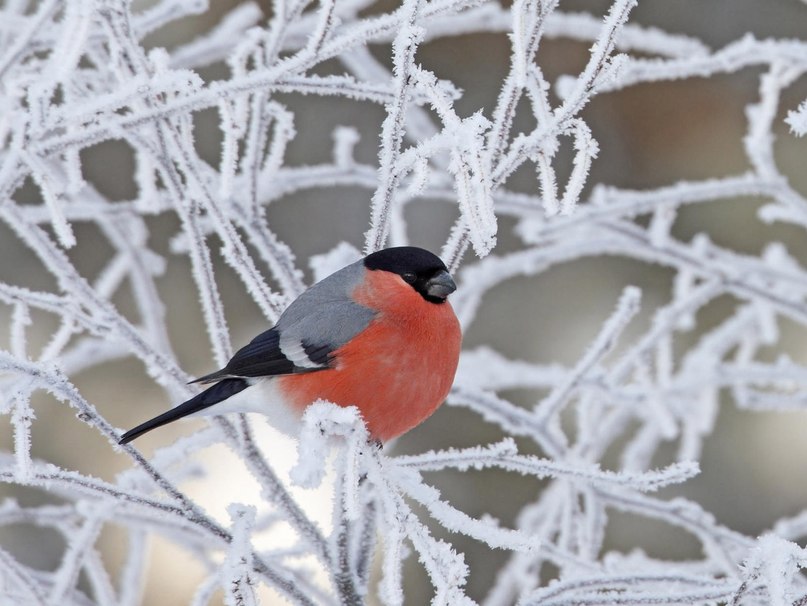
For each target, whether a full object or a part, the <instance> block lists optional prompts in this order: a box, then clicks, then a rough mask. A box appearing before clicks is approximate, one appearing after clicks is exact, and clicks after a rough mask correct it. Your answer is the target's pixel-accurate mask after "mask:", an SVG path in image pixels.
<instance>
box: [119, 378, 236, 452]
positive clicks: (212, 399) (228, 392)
mask: <svg viewBox="0 0 807 606" xmlns="http://www.w3.org/2000/svg"><path fill="white" fill-rule="evenodd" d="M247 387H249V383H247V382H246V381H244V380H243V379H225V380H224V381H221V382H220V383H216V384H215V385H213V386H212V387H208V388H207V389H205V390H204V391H203V392H202V393H199V394H197V395H195V396H194V397H192V398H191V399H190V400H188V401H187V402H184V403H183V404H180V405H179V406H177V407H176V408H172V409H171V410H169V411H167V412H164V413H163V414H161V415H158V416H156V417H154V418H153V419H151V420H149V421H146V422H145V423H141V424H140V425H138V426H137V427H135V428H134V429H130V430H129V431H127V432H126V433H125V434H123V435H122V436H121V437H120V440H119V441H118V443H119V444H126V443H128V442H131V441H132V440H134V439H135V438H137V437H138V436H142V435H143V434H144V433H146V432H147V431H151V430H152V429H156V428H157V427H162V426H163V425H166V424H168V423H170V422H171V421H176V420H177V419H181V418H182V417H186V416H188V415H190V414H193V413H195V412H199V411H200V410H204V409H205V408H208V407H209V406H213V404H218V403H219V402H221V401H222V400H226V399H227V398H229V397H230V396H234V395H235V394H237V393H238V392H239V391H242V390H244V389H246V388H247Z"/></svg>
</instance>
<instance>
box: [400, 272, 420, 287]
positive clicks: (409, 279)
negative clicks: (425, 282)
mask: <svg viewBox="0 0 807 606" xmlns="http://www.w3.org/2000/svg"><path fill="white" fill-rule="evenodd" d="M401 277H402V278H403V279H404V281H406V282H407V283H409V284H412V283H413V282H414V281H415V280H416V279H417V276H416V275H415V274H413V273H412V272H411V271H408V272H406V273H405V274H401Z"/></svg>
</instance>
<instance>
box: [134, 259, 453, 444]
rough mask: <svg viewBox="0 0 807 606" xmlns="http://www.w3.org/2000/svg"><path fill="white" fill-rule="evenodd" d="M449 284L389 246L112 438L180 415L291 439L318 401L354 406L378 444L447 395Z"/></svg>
mask: <svg viewBox="0 0 807 606" xmlns="http://www.w3.org/2000/svg"><path fill="white" fill-rule="evenodd" d="M454 290H456V285H455V284H454V280H452V279H451V276H450V275H449V273H448V270H447V269H446V266H445V264H444V263H443V262H442V261H441V260H440V258H439V257H437V256H435V255H434V254H432V253H430V252H429V251H427V250H423V249H422V248H415V247H412V246H399V247H395V248H387V249H384V250H380V251H378V252H375V253H372V254H370V255H368V256H366V257H365V258H364V259H362V260H360V261H357V262H355V263H353V264H351V265H348V266H347V267H344V268H342V269H340V270H339V271H337V272H336V273H334V274H332V275H330V276H328V277H327V278H325V279H323V280H322V281H320V282H318V283H317V284H315V285H314V286H312V287H311V288H309V289H308V290H306V291H305V292H304V293H302V294H301V295H300V296H299V297H298V298H297V299H295V300H294V302H292V303H291V305H289V307H288V308H287V309H286V310H285V311H284V312H283V314H281V316H280V319H279V320H278V322H277V324H276V325H275V326H274V327H273V328H270V329H269V330H267V331H266V332H263V333H261V334H259V335H258V336H257V337H255V338H254V339H253V340H252V341H251V342H250V343H249V344H248V345H246V346H245V347H243V348H241V349H240V350H239V351H238V352H237V353H236V354H235V355H234V356H233V358H232V359H231V360H230V361H229V362H228V363H227V365H226V366H225V367H224V368H222V369H221V370H217V371H216V372H213V373H210V374H208V375H205V376H203V377H201V378H199V379H197V380H196V381H194V383H196V382H198V383H203V384H212V385H211V386H210V387H208V388H207V389H205V390H204V391H202V392H201V393H199V394H198V395H196V396H194V397H193V398H191V399H190V400H188V401H187V402H185V403H183V404H180V405H179V406H177V407H176V408H173V409H171V410H169V411H167V412H165V413H163V414H161V415H159V416H157V417H155V418H153V419H151V420H150V421H146V422H145V423H143V424H142V425H138V426H137V427H135V428H134V429H132V430H130V431H127V432H126V433H125V434H123V436H121V438H120V443H121V444H125V443H127V442H129V441H131V440H133V439H135V438H136V437H138V436H140V435H142V434H144V433H145V432H147V431H150V430H152V429H154V428H156V427H160V426H162V425H165V424H166V423H170V422H171V421H174V420H176V419H180V418H182V417H185V416H187V415H192V414H202V415H205V414H207V415H217V414H222V413H228V412H261V413H263V414H265V415H267V416H268V417H269V421H270V423H271V424H272V425H274V426H275V427H277V428H278V429H280V430H281V431H285V432H286V433H290V434H294V433H295V432H296V431H297V428H298V425H299V420H300V418H301V417H302V414H303V412H304V411H305V409H306V407H307V406H308V405H309V404H311V403H313V402H315V401H316V400H318V399H324V400H329V401H331V402H333V403H335V404H338V405H340V406H356V407H357V408H358V409H359V411H360V412H361V414H362V417H363V418H364V422H365V423H366V425H367V429H368V431H369V432H370V435H371V436H372V437H373V438H374V439H376V440H379V441H381V442H386V441H387V440H390V439H392V438H395V437H397V436H399V435H401V434H403V433H404V432H406V431H409V430H410V429H412V428H413V427H415V426H416V425H418V424H420V423H421V422H422V421H424V420H425V419H426V418H427V417H428V416H429V415H431V414H432V413H433V412H434V411H435V410H436V409H437V407H438V406H440V404H441V403H442V402H443V400H444V399H445V398H446V396H447V395H448V391H449V389H450V388H451V384H452V382H453V380H454V373H455V371H456V369H457V362H458V360H459V354H460V344H461V341H462V333H461V331H460V325H459V321H458V320H457V317H456V315H455V314H454V310H453V309H452V307H451V304H450V303H449V302H448V301H447V300H446V298H447V297H448V295H450V294H451V293H452V292H454Z"/></svg>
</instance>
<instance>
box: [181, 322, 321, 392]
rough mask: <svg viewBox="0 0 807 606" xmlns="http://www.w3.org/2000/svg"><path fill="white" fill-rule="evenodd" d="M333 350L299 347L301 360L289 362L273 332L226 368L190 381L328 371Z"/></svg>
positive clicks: (254, 342)
mask: <svg viewBox="0 0 807 606" xmlns="http://www.w3.org/2000/svg"><path fill="white" fill-rule="evenodd" d="M332 351H333V348H332V347H331V346H330V345H328V344H323V343H318V344H316V345H311V344H307V343H300V351H299V352H296V353H299V355H300V357H299V358H298V359H296V360H290V359H289V358H288V357H286V355H285V354H284V353H283V352H282V351H281V349H280V333H279V332H278V330H277V328H270V329H269V330H267V331H266V332H262V333H261V334H259V335H258V336H257V337H255V338H254V339H252V341H250V342H249V343H248V344H247V345H245V346H244V347H242V348H241V349H239V350H238V351H237V352H236V353H235V355H234V356H233V357H232V359H231V360H230V361H229V362H227V366H225V367H224V368H222V369H221V370H217V371H216V372H213V373H210V374H209V375H205V376H203V377H200V378H198V379H196V380H195V381H191V382H192V383H212V382H214V381H220V380H222V379H228V378H246V377H269V376H275V375H290V374H294V373H300V372H311V371H314V370H323V369H325V368H328V363H329V362H330V355H331V352H332Z"/></svg>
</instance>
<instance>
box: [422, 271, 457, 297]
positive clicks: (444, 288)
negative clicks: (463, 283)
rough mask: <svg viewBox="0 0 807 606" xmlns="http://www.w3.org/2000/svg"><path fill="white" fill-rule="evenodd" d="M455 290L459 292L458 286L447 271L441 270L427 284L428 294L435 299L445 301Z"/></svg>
mask: <svg viewBox="0 0 807 606" xmlns="http://www.w3.org/2000/svg"><path fill="white" fill-rule="evenodd" d="M455 290H457V285H456V284H455V283H454V280H452V279H451V275H450V274H449V273H448V272H447V271H445V270H440V271H439V272H437V273H436V274H434V275H433V276H432V277H431V278H429V281H428V282H426V294H427V295H429V296H430V297H434V298H435V299H445V298H446V297H447V296H448V295H450V294H451V293H452V292H454V291H455Z"/></svg>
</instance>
